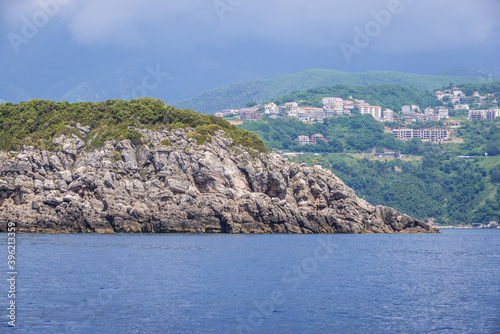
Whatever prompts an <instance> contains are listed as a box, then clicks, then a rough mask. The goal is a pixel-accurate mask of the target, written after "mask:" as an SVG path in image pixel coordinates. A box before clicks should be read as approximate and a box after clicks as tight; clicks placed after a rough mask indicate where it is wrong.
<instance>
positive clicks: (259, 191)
mask: <svg viewBox="0 0 500 334" xmlns="http://www.w3.org/2000/svg"><path fill="white" fill-rule="evenodd" d="M85 130H87V129H85ZM82 131H83V130H82ZM140 131H141V133H142V134H143V136H144V138H145V142H146V143H148V145H142V146H133V145H132V144H131V143H130V142H129V141H110V142H106V144H105V146H104V147H103V148H101V149H97V150H94V151H92V152H85V151H84V143H83V141H81V140H80V139H79V138H78V137H76V136H74V135H72V137H70V138H68V137H64V136H61V137H58V138H56V139H54V141H53V144H54V146H55V147H56V148H57V152H46V151H38V150H35V149H33V148H31V147H25V148H23V150H22V151H21V152H15V153H16V154H13V152H11V154H10V155H9V154H5V153H2V154H0V231H6V230H7V223H8V222H11V221H12V222H16V223H17V230H18V231H25V232H143V233H148V232H150V233H169V232H182V233H401V232H403V233H429V232H430V233H432V232H437V231H436V230H434V229H432V228H430V227H429V226H428V225H427V224H425V223H424V222H422V221H420V220H417V219H414V218H411V217H409V216H407V215H404V214H401V213H399V212H397V211H395V210H394V209H391V208H387V207H382V206H377V207H374V206H372V205H371V204H369V203H367V202H366V201H364V200H362V199H360V198H358V197H357V196H356V195H355V193H354V191H353V190H352V189H351V188H349V187H347V186H346V185H345V184H344V183H343V182H342V181H341V180H340V179H339V178H337V177H336V176H335V175H334V174H333V173H332V172H330V171H328V170H325V169H323V168H321V167H319V166H315V167H308V166H306V165H297V164H295V163H291V162H289V161H288V160H287V159H285V158H283V157H281V156H280V155H277V154H274V153H270V154H260V155H259V156H257V157H252V156H251V155H250V154H249V153H247V152H246V151H245V150H244V149H242V148H240V147H235V146H232V145H231V144H232V140H231V139H229V138H226V137H225V136H224V133H223V132H222V131H219V132H218V133H216V135H215V136H213V137H212V138H211V141H210V142H207V143H206V144H205V145H198V144H197V143H196V141H195V140H194V139H192V138H189V136H188V133H189V132H190V131H192V129H188V130H182V129H181V130H174V131H170V132H169V131H166V130H160V131H147V130H140ZM164 139H168V140H169V141H170V142H171V143H172V146H164V145H162V144H161V142H162V141H163V140H164Z"/></svg>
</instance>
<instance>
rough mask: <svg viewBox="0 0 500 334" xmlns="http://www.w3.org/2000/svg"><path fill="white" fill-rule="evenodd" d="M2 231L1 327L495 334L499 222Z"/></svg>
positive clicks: (499, 324)
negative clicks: (420, 229) (316, 229)
mask: <svg viewBox="0 0 500 334" xmlns="http://www.w3.org/2000/svg"><path fill="white" fill-rule="evenodd" d="M0 238H1V240H0V247H1V248H0V249H2V250H3V251H1V252H4V255H5V256H0V258H3V259H4V261H5V264H2V263H1V262H0V268H5V269H4V272H5V277H6V278H7V271H8V270H7V259H6V258H7V235H6V234H0ZM16 242H17V248H16V251H17V258H16V265H17V272H18V274H17V276H16V306H17V309H16V312H17V314H16V327H15V328H9V327H7V316H6V315H7V310H6V309H7V305H8V304H7V303H8V302H9V301H8V298H7V292H8V289H9V287H8V285H7V282H6V279H4V280H2V282H1V284H0V305H1V308H0V312H1V313H3V314H1V318H0V319H1V326H0V332H2V333H11V332H12V333H500V230H459V229H454V230H444V231H443V233H442V234H432V235H425V234H417V235H331V236H326V235H133V234H116V235H106V234H70V235H66V234H56V235H47V234H18V235H17V240H16Z"/></svg>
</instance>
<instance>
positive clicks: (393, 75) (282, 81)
mask: <svg viewBox="0 0 500 334" xmlns="http://www.w3.org/2000/svg"><path fill="white" fill-rule="evenodd" d="M484 80H485V79H483V78H470V77H457V76H434V75H420V74H409V73H398V72H382V71H369V72H362V73H346V72H339V71H333V70H321V69H311V70H306V71H303V72H299V73H295V74H290V75H284V76H279V77H275V78H271V79H264V80H255V81H248V82H242V83H237V84H232V85H229V86H224V87H220V88H216V89H213V90H210V91H208V92H205V93H203V94H201V95H199V96H197V97H195V98H192V99H189V100H184V101H180V102H178V103H175V105H176V106H177V107H182V108H189V109H193V110H196V111H198V112H204V113H208V114H213V113H215V112H217V111H220V110H224V109H231V108H241V107H244V106H245V104H246V103H247V102H248V101H256V102H259V103H261V102H265V101H270V100H273V99H276V98H278V97H280V96H283V95H287V94H290V93H292V92H294V91H302V90H307V89H311V88H317V87H326V86H334V85H339V84H341V85H346V86H367V85H384V84H397V85H403V86H410V87H415V88H419V89H422V90H434V89H439V88H442V87H445V86H448V85H449V84H450V83H453V84H461V83H478V82H482V81H484Z"/></svg>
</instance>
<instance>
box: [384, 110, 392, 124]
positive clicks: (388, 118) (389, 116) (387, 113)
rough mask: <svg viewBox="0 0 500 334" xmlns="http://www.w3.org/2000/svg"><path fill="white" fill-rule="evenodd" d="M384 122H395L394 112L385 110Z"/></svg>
mask: <svg viewBox="0 0 500 334" xmlns="http://www.w3.org/2000/svg"><path fill="white" fill-rule="evenodd" d="M384 122H394V111H393V110H391V109H385V110H384Z"/></svg>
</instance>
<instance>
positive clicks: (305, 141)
mask: <svg viewBox="0 0 500 334" xmlns="http://www.w3.org/2000/svg"><path fill="white" fill-rule="evenodd" d="M297 140H298V141H299V145H308V144H309V143H310V140H309V137H308V136H299V137H298V138H297Z"/></svg>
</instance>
